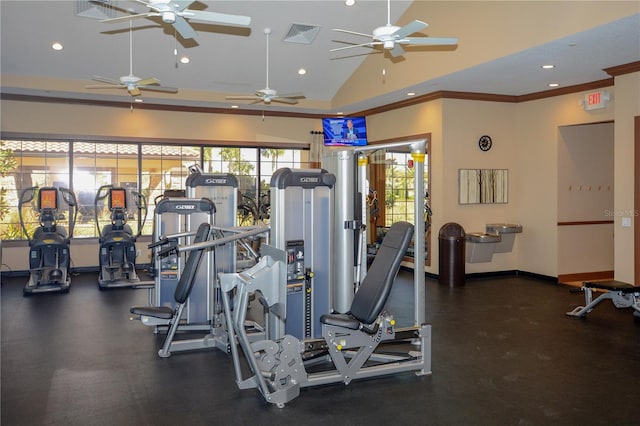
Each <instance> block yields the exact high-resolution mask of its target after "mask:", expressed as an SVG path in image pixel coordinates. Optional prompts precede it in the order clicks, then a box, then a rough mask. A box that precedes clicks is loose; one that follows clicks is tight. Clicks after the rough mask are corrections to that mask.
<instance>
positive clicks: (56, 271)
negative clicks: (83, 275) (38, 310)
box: [18, 186, 78, 296]
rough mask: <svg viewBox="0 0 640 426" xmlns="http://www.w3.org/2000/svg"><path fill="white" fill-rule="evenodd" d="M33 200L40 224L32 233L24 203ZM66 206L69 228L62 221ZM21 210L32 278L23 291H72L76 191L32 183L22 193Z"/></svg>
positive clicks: (19, 203)
mask: <svg viewBox="0 0 640 426" xmlns="http://www.w3.org/2000/svg"><path fill="white" fill-rule="evenodd" d="M34 200H36V202H35V204H34V203H33V201H34ZM29 203H31V204H32V207H33V209H34V210H35V211H36V212H37V214H38V222H39V225H40V226H39V227H38V229H36V230H35V231H34V232H33V235H32V236H29V232H28V230H27V227H26V226H25V222H24V216H23V207H24V206H25V205H26V204H29ZM65 210H66V211H67V212H68V214H69V224H68V232H67V229H65V228H64V227H63V226H62V225H59V224H58V221H60V220H64V219H65V216H64V214H63V213H62V212H63V211H65ZM18 214H19V216H20V226H21V227H22V230H23V232H24V234H25V235H26V236H27V240H28V241H29V281H28V282H27V284H26V285H25V287H24V289H23V294H24V295H25V296H29V295H30V294H32V293H44V292H63V293H66V292H68V291H69V287H70V286H71V274H70V273H69V268H70V262H71V256H70V255H69V245H70V238H71V236H73V228H74V226H75V223H76V219H77V216H78V203H77V200H76V197H75V195H74V194H73V192H71V191H69V190H68V189H66V188H57V187H43V188H38V187H36V186H32V187H29V188H27V189H25V190H24V191H22V193H21V194H20V200H19V202H18Z"/></svg>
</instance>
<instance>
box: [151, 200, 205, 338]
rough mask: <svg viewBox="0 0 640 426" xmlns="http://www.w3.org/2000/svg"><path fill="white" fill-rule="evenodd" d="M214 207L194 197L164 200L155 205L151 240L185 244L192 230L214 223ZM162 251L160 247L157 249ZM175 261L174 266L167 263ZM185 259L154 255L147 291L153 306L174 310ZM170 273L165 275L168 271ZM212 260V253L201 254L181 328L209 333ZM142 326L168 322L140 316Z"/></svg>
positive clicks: (189, 239)
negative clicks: (174, 293) (153, 281)
mask: <svg viewBox="0 0 640 426" xmlns="http://www.w3.org/2000/svg"><path fill="white" fill-rule="evenodd" d="M215 212H216V210H215V206H214V204H213V203H212V202H211V201H210V200H207V199H195V198H165V199H163V200H161V201H160V202H159V203H158V205H157V206H156V211H155V221H154V231H153V232H154V234H153V241H154V242H157V241H160V240H161V239H163V238H168V239H176V240H178V241H179V243H181V244H182V245H188V244H190V243H191V241H192V237H193V236H194V235H195V229H197V228H198V226H199V225H200V224H201V223H203V222H207V223H210V224H213V223H214V220H215V219H214V217H215ZM160 248H161V247H160ZM173 261H175V265H169V262H173ZM184 261H185V257H184V256H180V254H179V253H176V254H175V255H172V256H170V257H166V258H160V257H158V256H154V270H155V285H154V287H153V288H151V289H150V290H149V291H150V302H151V305H152V306H169V307H171V308H172V309H175V308H176V306H175V300H174V297H173V292H174V290H175V287H176V285H177V284H178V280H179V279H180V275H181V273H182V267H183V265H184ZM174 266H175V270H173V272H170V273H167V272H165V273H164V277H163V270H164V271H168V270H169V269H168V268H173V267H174ZM214 268H215V258H214V254H213V252H207V253H205V254H204V258H203V259H202V262H201V265H200V268H199V269H198V274H197V277H196V279H197V280H198V281H197V282H196V284H195V285H194V287H193V289H192V291H191V297H189V301H188V302H187V304H186V307H185V310H184V315H183V317H182V322H183V324H182V325H183V326H189V327H184V328H185V329H186V328H191V329H200V330H208V329H209V328H210V327H211V318H212V317H213V304H214V303H213V292H212V289H211V288H210V286H209V285H208V282H209V278H208V277H211V276H215V273H214ZM141 320H142V322H143V324H145V325H149V326H159V325H167V324H168V323H169V321H168V320H162V319H158V318H152V317H142V318H141Z"/></svg>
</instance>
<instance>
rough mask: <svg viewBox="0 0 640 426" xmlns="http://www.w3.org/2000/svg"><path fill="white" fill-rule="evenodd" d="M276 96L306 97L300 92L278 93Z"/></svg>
mask: <svg viewBox="0 0 640 426" xmlns="http://www.w3.org/2000/svg"><path fill="white" fill-rule="evenodd" d="M278 97H279V98H289V99H306V98H305V96H304V95H303V94H302V93H300V92H296V93H284V94H279V95H278Z"/></svg>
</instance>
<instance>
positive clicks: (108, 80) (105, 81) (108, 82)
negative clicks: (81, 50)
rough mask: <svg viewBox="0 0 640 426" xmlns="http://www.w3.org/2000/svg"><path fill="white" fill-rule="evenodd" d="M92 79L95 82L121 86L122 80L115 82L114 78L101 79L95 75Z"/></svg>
mask: <svg viewBox="0 0 640 426" xmlns="http://www.w3.org/2000/svg"><path fill="white" fill-rule="evenodd" d="M91 79H92V80H95V81H99V82H102V83H107V84H117V85H120V80H114V79H113V78H107V77H101V76H99V75H94V76H93V77H92V78H91Z"/></svg>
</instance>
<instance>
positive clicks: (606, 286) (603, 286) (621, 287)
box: [582, 280, 640, 294]
mask: <svg viewBox="0 0 640 426" xmlns="http://www.w3.org/2000/svg"><path fill="white" fill-rule="evenodd" d="M582 284H583V285H584V287H585V288H596V289H600V290H609V291H619V292H620V293H623V294H627V293H640V286H635V285H633V284H629V283H625V282H622V281H616V280H611V281H599V282H598V281H595V282H594V281H584V282H583V283H582Z"/></svg>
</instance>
